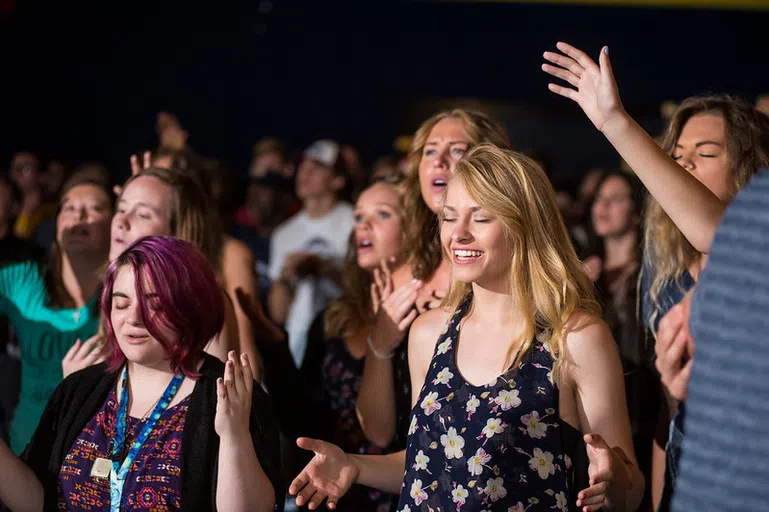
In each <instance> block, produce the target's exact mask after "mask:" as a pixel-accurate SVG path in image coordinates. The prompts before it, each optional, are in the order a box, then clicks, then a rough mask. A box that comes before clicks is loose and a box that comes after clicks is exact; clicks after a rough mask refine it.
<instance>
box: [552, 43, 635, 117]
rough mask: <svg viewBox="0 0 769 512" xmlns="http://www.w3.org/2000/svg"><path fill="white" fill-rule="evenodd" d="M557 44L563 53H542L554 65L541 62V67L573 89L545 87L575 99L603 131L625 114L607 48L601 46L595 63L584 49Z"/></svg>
mask: <svg viewBox="0 0 769 512" xmlns="http://www.w3.org/2000/svg"><path fill="white" fill-rule="evenodd" d="M556 46H557V47H558V49H559V50H560V51H561V52H562V53H555V52H545V53H544V55H543V57H544V58H545V60H547V61H548V62H551V63H552V64H555V65H551V64H543V65H542V70H543V71H545V72H546V73H548V74H550V75H552V76H554V77H556V78H560V79H561V80H564V81H566V82H568V83H569V84H571V85H573V86H574V87H575V88H576V89H572V88H570V87H563V86H561V85H556V84H553V83H551V84H548V88H549V89H550V90H551V91H553V92H554V93H556V94H560V95H561V96H565V97H567V98H570V99H572V100H574V101H576V102H577V103H578V104H579V106H580V107H582V110H584V112H585V114H587V117H588V118H589V119H590V120H591V121H592V122H593V124H594V125H595V127H596V128H598V129H599V130H601V131H604V130H605V129H606V127H607V125H608V124H609V123H610V121H612V120H613V119H615V118H617V117H618V116H619V117H621V116H622V115H624V113H625V110H624V108H623V107H622V101H620V98H619V91H618V90H617V82H616V81H615V80H614V73H613V72H612V69H611V62H609V47H608V46H604V47H603V48H602V49H601V55H600V57H599V59H598V61H599V63H600V66H598V65H596V63H595V62H594V61H593V60H592V59H591V58H590V57H588V56H587V54H585V52H583V51H581V50H579V49H577V48H575V47H573V46H571V45H569V44H566V43H558V44H557V45H556Z"/></svg>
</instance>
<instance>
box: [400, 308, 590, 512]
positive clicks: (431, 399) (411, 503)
mask: <svg viewBox="0 0 769 512" xmlns="http://www.w3.org/2000/svg"><path fill="white" fill-rule="evenodd" d="M471 304H472V295H468V296H467V298H466V299H465V300H464V301H463V302H462V304H461V305H460V306H459V308H458V309H457V311H456V312H455V313H454V315H453V317H452V318H451V319H450V320H449V322H448V324H447V325H446V328H445V329H444V332H443V334H442V335H441V336H440V338H439V339H438V342H437V344H436V349H435V352H434V355H433V358H432V361H431V363H430V367H429V369H428V372H427V375H426V377H425V384H424V386H423V388H422V390H421V393H420V395H419V399H418V402H417V404H416V407H414V409H413V411H412V413H411V422H410V426H409V428H408V438H407V448H406V474H405V477H404V484H403V488H402V489H401V497H400V503H399V505H398V510H400V511H417V510H420V511H425V512H427V511H429V510H441V511H449V510H458V511H469V512H481V511H488V512H491V511H505V512H508V511H514V512H523V511H524V510H526V509H527V508H530V509H533V510H548V509H554V510H568V509H569V504H570V503H572V497H571V496H570V495H569V493H570V490H571V489H572V488H573V485H572V461H571V456H572V454H573V451H574V447H575V444H576V439H577V438H578V437H579V433H578V432H577V431H576V430H575V429H573V428H572V427H570V426H569V425H568V424H566V423H564V422H562V421H561V420H560V416H559V402H558V397H559V392H558V388H557V386H556V385H555V384H554V383H553V380H552V366H553V359H552V357H551V356H550V353H549V352H548V350H547V346H546V341H544V338H545V337H544V336H538V339H536V340H534V342H533V344H532V346H531V348H530V350H529V351H528V353H527V354H526V355H525V357H524V359H523V361H522V362H521V363H520V364H519V365H518V367H517V368H510V369H508V370H507V371H505V372H504V373H503V374H502V375H500V376H499V377H497V378H496V379H495V380H494V381H493V382H490V383H488V384H486V385H483V386H475V385H473V384H470V383H469V382H467V381H465V380H464V378H463V377H462V375H461V374H460V371H459V369H458V368H457V365H456V352H457V346H458V342H459V327H460V322H461V320H462V318H463V317H464V315H465V314H466V313H467V311H468V310H469V308H470V306H471ZM541 340H542V341H541ZM463 341H464V342H471V340H463Z"/></svg>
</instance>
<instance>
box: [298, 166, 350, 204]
mask: <svg viewBox="0 0 769 512" xmlns="http://www.w3.org/2000/svg"><path fill="white" fill-rule="evenodd" d="M343 187H344V178H343V177H341V176H339V175H337V174H336V173H335V172H334V170H333V169H331V167H329V166H327V165H323V164H322V163H320V162H317V161H315V160H312V159H310V158H305V159H304V160H303V161H302V163H301V164H300V165H299V170H298V171H297V173H296V195H297V197H298V198H299V199H301V200H302V201H306V200H308V199H315V198H319V197H326V196H328V195H330V194H334V195H335V194H336V193H337V192H339V191H340V190H342V188H343Z"/></svg>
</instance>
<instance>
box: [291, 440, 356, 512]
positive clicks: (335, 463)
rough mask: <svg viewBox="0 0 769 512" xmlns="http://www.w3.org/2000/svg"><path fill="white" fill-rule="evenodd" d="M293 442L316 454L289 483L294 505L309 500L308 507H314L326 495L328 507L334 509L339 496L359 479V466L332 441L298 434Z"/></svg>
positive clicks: (321, 501)
mask: <svg viewBox="0 0 769 512" xmlns="http://www.w3.org/2000/svg"><path fill="white" fill-rule="evenodd" d="M296 444H297V446H299V447H300V448H302V449H305V450H309V451H313V452H315V457H313V458H312V460H311V461H310V463H309V464H307V466H305V468H304V469H303V470H302V472H301V473H299V476H297V477H296V478H295V479H294V481H293V482H291V486H289V488H288V493H289V494H291V495H292V496H296V504H297V505H299V506H300V507H301V506H302V505H304V504H306V503H309V505H308V508H309V509H310V510H315V509H316V508H318V507H319V506H320V505H321V504H322V503H323V500H325V499H326V498H328V505H327V506H328V508H329V509H331V510H333V509H335V508H336V503H337V501H339V498H341V497H342V496H344V494H345V493H346V492H347V491H348V490H349V489H350V486H352V484H354V483H355V480H356V479H357V478H358V474H359V473H360V471H359V470H358V467H357V466H356V465H355V464H354V462H353V460H352V459H351V458H350V456H348V455H347V454H346V453H344V452H343V451H342V450H341V449H340V448H339V447H338V446H336V445H333V444H331V443H326V442H325V441H318V440H316V439H308V438H306V437H300V438H299V439H297V440H296Z"/></svg>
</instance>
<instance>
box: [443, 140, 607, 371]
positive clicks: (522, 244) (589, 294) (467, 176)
mask: <svg viewBox="0 0 769 512" xmlns="http://www.w3.org/2000/svg"><path fill="white" fill-rule="evenodd" d="M453 180H461V182H462V184H463V185H464V186H465V188H466V189H467V192H468V194H469V195H470V197H472V198H473V199H474V200H475V201H477V202H478V204H479V205H481V206H482V207H483V208H484V209H486V210H488V211H489V212H490V213H492V214H494V215H495V216H496V217H498V218H499V220H500V221H501V222H502V224H503V225H504V228H505V229H504V232H505V236H506V237H508V240H509V241H510V242H511V244H512V246H513V251H512V254H511V256H510V282H509V286H510V288H509V289H510V290H511V292H512V294H513V296H514V298H515V300H516V301H517V303H518V304H521V305H522V306H523V307H525V308H529V310H528V311H527V312H526V315H525V318H524V321H525V324H524V329H523V332H522V333H521V335H520V338H519V339H517V340H514V341H513V343H512V344H511V348H510V350H509V351H508V353H507V357H506V363H507V362H511V363H512V365H513V367H516V366H518V365H519V364H520V362H521V361H522V359H523V357H524V356H525V355H526V354H527V353H528V351H529V350H530V349H531V346H532V343H533V340H534V337H535V335H536V334H537V333H539V332H541V331H545V332H549V340H548V343H547V345H548V350H549V351H550V355H551V356H552V357H553V362H554V364H553V378H554V379H557V376H558V371H559V368H560V363H561V358H562V355H563V353H564V334H565V333H564V328H565V325H566V323H567V322H568V320H569V318H570V317H571V315H572V314H573V313H574V312H575V311H577V310H583V311H588V312H591V313H595V314H600V306H599V305H598V302H597V301H596V299H595V296H594V291H593V285H592V283H591V282H590V279H589V278H588V276H587V273H586V272H585V270H584V268H583V266H582V263H581V262H580V261H579V258H577V254H576V252H575V251H574V247H573V246H572V243H571V239H570V238H569V233H568V231H567V230H566V225H565V224H564V222H563V218H562V217H561V214H560V212H559V210H558V205H557V203H556V201H555V192H554V191H553V187H552V185H551V184H550V182H549V181H548V179H547V176H545V173H544V172H543V171H542V169H541V167H540V166H539V165H538V164H537V163H536V162H535V161H534V160H532V159H530V158H528V157H526V156H524V155H522V154H520V153H516V152H513V151H507V150H504V149H500V148H497V147H495V146H492V145H490V144H484V145H480V146H476V147H475V148H473V149H472V150H470V151H469V152H468V153H466V154H465V156H464V157H463V158H462V159H461V160H460V161H459V163H458V164H457V169H456V173H455V175H454V178H453ZM453 180H452V181H453ZM470 291H471V286H470V284H469V283H462V282H458V281H456V280H455V279H453V278H452V280H451V285H450V288H449V291H448V294H447V296H446V297H445V299H444V301H443V305H444V306H445V307H447V308H449V309H451V310H454V309H456V308H457V307H458V306H459V305H460V304H461V303H462V301H463V300H464V299H465V297H466V296H467V294H468V293H470ZM516 347H520V348H519V349H518V350H517V352H516V353H515V358H513V357H512V356H513V351H514V349H515V348H516ZM511 359H512V361H511ZM506 366H507V365H506Z"/></svg>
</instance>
